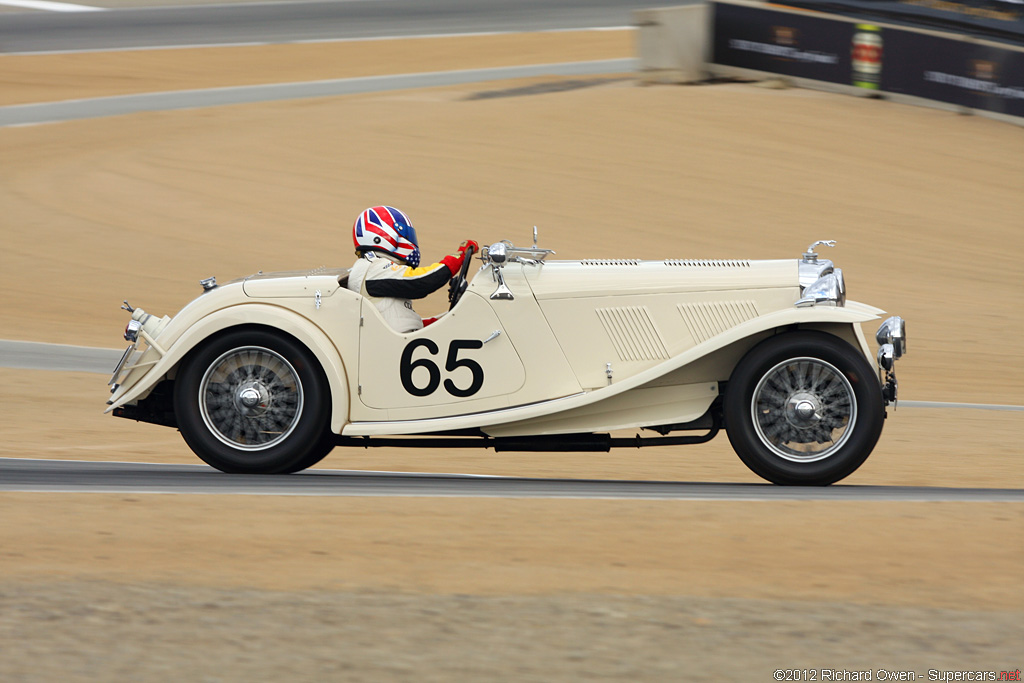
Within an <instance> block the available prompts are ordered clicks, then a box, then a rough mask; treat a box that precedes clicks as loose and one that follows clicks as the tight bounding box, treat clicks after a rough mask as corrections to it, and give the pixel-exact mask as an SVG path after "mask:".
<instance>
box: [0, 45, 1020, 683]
mask: <svg viewBox="0 0 1024 683" xmlns="http://www.w3.org/2000/svg"><path fill="white" fill-rule="evenodd" d="M549 38H550V37H536V36H519V37H518V38H517V37H508V36H502V37H489V38H474V39H459V40H458V41H451V42H445V41H432V42H429V43H428V42H424V41H420V40H417V41H407V42H406V44H402V45H394V44H393V45H390V46H386V45H383V44H373V49H374V50H377V51H376V52H373V53H364V52H357V53H351V52H349V53H345V52H344V50H346V49H351V46H346V45H345V44H333V45H331V46H288V47H290V48H294V51H290V50H284V49H283V47H282V48H273V47H266V48H233V49H231V50H227V49H225V50H220V51H217V52H216V54H213V53H211V52H209V51H184V50H175V51H158V52H154V53H119V54H109V55H90V56H89V58H88V59H81V60H80V59H79V56H76V57H75V59H74V60H72V61H68V60H63V61H62V60H60V59H56V58H57V57H60V56H57V55H53V56H43V57H35V58H27V57H16V58H15V57H10V56H0V79H2V82H3V84H4V87H3V88H2V89H0V92H2V93H3V95H2V97H3V98H4V99H3V103H5V104H10V103H24V102H33V101H52V100H62V99H72V98H77V97H91V96H100V95H107V94H119V93H126V92H140V91H149V90H164V89H177V88H198V87H213V86H219V85H232V84H247V83H256V82H271V81H283V80H314V79H321V78H338V77H345V76H353V75H371V74H379V73H380V74H382V73H400V72H405V71H432V70H440V69H447V68H478V67H483V66H495V65H503V64H507V63H520V62H523V61H537V62H540V61H573V60H576V59H602V58H616V57H621V56H626V55H627V54H628V45H629V37H628V36H626V35H622V34H614V33H612V34H590V33H585V34H578V35H574V36H560V37H559V40H558V41H553V42H549ZM516 40H520V41H522V42H521V43H517V42H516ZM465 41H470V42H465ZM488 41H494V42H488ZM413 43H414V44H413ZM367 45H370V44H367ZM300 48H301V50H300ZM317 50H323V52H318V51H317ZM329 51H331V52H329ZM333 51H338V52H333ZM368 54H372V55H373V57H372V58H370V57H367V56H366V55H368ZM524 54H528V55H530V56H529V57H523V55H524ZM323 56H330V57H331V58H330V59H322V58H319V57H323ZM256 64H258V65H260V68H258V69H257V68H255V67H254V65H256ZM410 65H411V66H410ZM556 85H557V84H555V83H554V82H553V81H551V80H545V79H541V80H531V81H518V82H502V83H488V84H479V85H476V86H463V87H457V88H440V89H431V90H419V91H407V92H400V93H386V94H375V95H360V96H351V97H340V98H330V99H320V100H308V101H296V102H281V103H266V104H260V105H246V106H237V107H224V108H218V109H203V110H194V111H179V112H168V113H151V114H142V115H134V116H126V117H117V118H111V119H98V120H91V121H83V122H73V123H64V124H57V125H45V126H35V127H21V128H5V129H0V158H2V159H3V163H2V164H0V206H2V207H3V212H2V216H0V235H2V236H3V241H4V249H3V250H2V252H0V291H2V292H3V295H4V296H3V303H2V305H0V337H2V338H7V339H26V340H35V341H50V342H58V343H78V344H87V345H93V346H104V347H110V346H116V345H118V344H119V338H120V337H119V335H120V330H121V329H122V328H123V326H124V322H125V318H124V313H123V311H119V310H118V306H119V304H120V301H121V299H122V298H128V299H129V300H130V301H131V302H132V303H133V304H136V305H140V306H143V307H144V308H146V309H147V310H149V311H151V312H154V313H159V314H163V313H173V312H174V311H175V310H177V309H178V308H180V307H181V306H182V305H183V304H184V303H186V302H187V301H188V300H190V299H191V298H192V297H193V296H195V295H196V294H197V293H198V292H199V287H198V284H197V280H198V279H200V278H202V277H207V276H209V275H211V274H216V275H218V277H220V278H222V279H229V278H232V277H237V276H240V275H245V274H248V273H250V272H254V271H256V270H259V269H262V270H265V271H270V270H281V269H290V268H303V267H315V266H319V265H323V264H329V265H337V264H347V263H348V262H349V261H350V259H351V255H350V253H349V251H350V247H349V245H350V242H349V237H348V230H349V228H350V225H351V221H352V219H353V218H354V217H355V215H356V214H357V213H358V212H359V211H360V210H361V209H363V208H364V207H365V206H368V205H371V204H376V203H390V204H394V205H397V206H399V207H402V208H403V209H405V210H406V211H408V212H409V214H410V215H411V216H412V218H413V220H414V222H415V223H416V225H417V228H418V230H419V232H420V236H421V238H422V240H423V242H424V246H425V251H426V255H427V256H428V257H431V256H435V255H440V254H442V253H443V252H444V251H445V250H447V249H448V248H449V246H450V245H453V244H456V243H457V242H458V241H460V240H461V239H464V238H465V237H470V236H471V237H474V238H476V239H478V240H480V241H482V242H490V241H495V240H497V239H501V238H511V239H513V240H518V241H523V242H525V241H527V240H528V239H529V233H530V229H531V227H532V226H533V225H534V224H537V225H538V226H539V228H540V234H541V243H542V245H544V246H549V247H552V248H554V249H556V250H558V251H559V256H560V257H562V256H565V257H569V258H572V257H576V256H593V257H607V256H615V257H623V256H630V257H636V258H664V257H666V256H670V257H680V258H705V257H706V258H741V257H749V258H787V257H792V258H796V257H797V256H798V255H799V253H800V252H802V250H803V249H804V248H805V247H806V246H807V244H809V243H810V242H812V241H814V240H816V239H824V238H831V239H837V240H839V247H838V248H837V249H836V250H834V251H832V252H830V253H829V256H830V257H831V258H833V259H834V260H835V261H836V262H837V265H839V266H841V267H843V268H844V270H845V273H846V278H847V282H848V287H849V290H850V297H851V298H853V299H856V300H862V301H865V302H868V303H871V304H874V305H877V306H879V307H882V308H886V309H887V310H890V311H891V312H893V313H898V314H900V315H903V316H904V317H906V318H907V319H908V321H909V335H910V354H909V355H908V357H907V358H906V359H905V360H903V361H901V367H900V368H899V370H900V382H901V390H902V395H903V397H904V398H906V399H916V400H926V401H927V400H931V401H968V402H979V403H1004V404H1018V405H1019V404H1022V403H1024V371H1022V368H1024V320H1022V318H1021V316H1019V315H1018V314H1017V311H1018V310H1019V300H1020V297H1021V295H1024V277H1022V275H1024V269H1022V266H1021V265H1020V258H1021V255H1022V254H1024V230H1022V228H1024V192H1022V188H1024V154H1022V152H1024V130H1022V129H1021V128H1017V127H1013V126H1009V125H1007V124H1003V123H998V122H994V121H990V120H986V119H983V118H977V117H963V116H957V115H954V114H950V113H946V112H941V111H935V110H928V109H921V108H912V107H904V106H899V105H893V104H891V103H885V102H879V101H872V100H861V99H855V98H850V97H840V96H834V95H826V94H822V93H815V92H809V91H800V90H771V89H765V88H760V87H756V86H754V85H750V84H726V85H715V86H699V87H639V86H637V85H636V84H635V83H633V82H631V81H624V80H621V79H617V78H612V77H608V78H596V77H595V78H588V79H580V80H578V81H577V83H576V85H575V87H572V88H559V87H555V86H556ZM546 90H549V91H548V92H546ZM431 307H435V308H438V309H440V308H441V307H442V303H441V301H440V299H436V300H432V301H430V302H428V303H427V304H425V305H423V306H421V310H423V311H424V312H425V311H427V310H431ZM104 382H105V378H101V377H99V376H97V375H86V374H78V373H51V372H44V371H24V370H7V369H0V404H2V406H3V411H0V433H2V434H3V440H2V443H0V456H3V457H51V458H77V459H87V460H93V459H103V460H111V459H113V460H148V461H152V462H195V459H194V456H192V455H191V454H190V453H189V452H188V451H187V449H186V448H185V446H184V444H183V443H182V442H181V440H180V438H179V437H178V435H177V434H176V433H174V432H172V431H170V430H165V429H161V428H159V427H154V426H150V425H139V424H135V423H129V422H127V421H120V420H115V419H113V418H110V417H108V416H103V415H102V414H101V411H102V407H103V400H104V398H105V388H104V386H103V384H104ZM1022 428H1024V416H1022V414H1021V413H1003V412H993V411H978V410H934V409H930V410H929V409H906V408H900V409H898V410H897V411H896V412H895V414H892V413H891V414H890V419H889V420H888V422H887V425H886V429H885V432H884V434H883V436H882V440H881V442H880V443H879V446H878V448H877V449H876V451H875V453H874V454H873V455H872V457H871V458H870V459H869V460H868V462H867V463H866V464H865V465H864V467H862V468H861V470H859V471H858V472H857V473H855V474H854V475H853V476H852V477H850V479H849V480H847V483H850V484H886V485H888V484H893V485H929V486H980V487H1010V488H1020V487H1021V482H1022V481H1024V447H1022V446H1021V443H1020V435H1021V434H1022V433H1024V429H1022ZM323 466H325V467H333V468H344V469H348V468H352V469H379V470H399V471H410V470H412V471H458V472H477V473H484V474H508V475H523V476H572V477H601V478H623V479H665V480H676V481H737V482H742V481H755V478H754V477H753V475H751V474H749V472H747V471H746V469H745V468H744V467H743V466H742V464H741V463H739V461H738V459H737V458H736V457H735V455H733V454H732V453H731V451H730V449H729V447H728V442H727V441H726V440H725V439H724V437H723V438H719V439H716V440H715V441H713V442H711V443H709V444H706V445H703V446H699V447H690V448H686V449H682V448H680V449H664V450H657V451H656V452H653V453H648V452H647V451H643V452H639V453H628V454H621V453H615V454H611V455H599V456H594V455H586V456H582V455H580V456H577V455H558V456H541V455H519V454H511V455H506V454H502V455H500V456H499V455H495V454H492V453H484V452H481V453H458V454H447V453H443V452H417V453H415V454H405V453H400V452H399V453H380V452H372V451H363V452H359V453H352V452H341V451H336V452H335V453H333V454H332V455H331V456H329V457H328V458H327V459H326V460H325V461H324V463H323ZM1022 515H1024V510H1022V507H1021V506H1020V505H1017V504H1013V505H1009V504H1003V505H1000V504H994V503H993V504H986V503H971V504H952V503H942V504H931V503H928V504H926V503H877V502H875V503H826V502H799V503H797V502H793V503H764V502H762V503H720V502H703V503H694V502H672V501H658V502H637V501H536V500H461V499H460V500H455V499H452V500H433V499H417V498H405V499H378V498H353V499H320V498H317V499H312V498H296V497H245V496H208V497H205V496H141V495H137V496H123V495H122V496H115V495H101V494H96V495H63V494H0V520H3V524H2V527H0V528H2V534H3V535H2V543H0V644H2V645H0V648H2V650H3V652H2V656H0V679H2V680H40V681H44V680H45V681H58V680H59V681H66V680H83V681H85V680H89V681H92V680H124V679H126V678H131V679H133V680H172V679H173V680H179V679H185V680H211V681H213V680H280V679H281V678H282V677H285V676H287V677H289V678H292V679H295V680H324V679H325V678H326V679H329V680H334V679H337V680H409V681H412V680H511V679H515V680H578V679H580V678H594V679H601V678H607V679H613V680H626V679H629V680H672V679H683V680H755V681H757V680H771V679H772V671H773V670H774V669H776V668H800V669H804V668H815V667H817V668H822V667H826V668H837V669H842V668H850V669H859V670H863V669H871V670H875V671H877V670H878V669H879V668H889V669H896V668H906V669H910V670H916V672H917V673H918V675H919V676H922V677H924V676H925V675H926V674H927V670H928V669H929V668H935V669H949V670H961V669H963V670H966V669H976V670H986V671H1000V670H1004V669H1008V670H1013V669H1015V668H1017V667H1019V666H1020V665H1021V658H1020V647H1019V644H1020V642H1021V641H1022V639H1024V627H1022V626H1021V624H1022V617H1024V588H1022V585H1024V584H1022V583H1021V581H1020V576H1021V571H1020V568H1021V566H1022V564H1024V516H1022ZM819 678H820V677H819Z"/></svg>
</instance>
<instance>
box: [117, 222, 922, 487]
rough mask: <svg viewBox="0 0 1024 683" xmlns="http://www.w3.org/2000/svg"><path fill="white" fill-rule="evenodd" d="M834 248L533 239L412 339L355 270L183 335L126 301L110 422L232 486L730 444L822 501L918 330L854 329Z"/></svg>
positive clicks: (182, 323) (858, 447)
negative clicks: (375, 457)
mask: <svg viewBox="0 0 1024 683" xmlns="http://www.w3.org/2000/svg"><path fill="white" fill-rule="evenodd" d="M822 244H826V245H828V246H833V245H834V244H835V243H834V242H821V241H819V242H815V243H814V244H812V245H811V246H810V247H809V248H808V249H807V251H806V253H804V254H803V256H802V258H799V259H788V260H757V261H752V260H750V261H748V260H735V261H733V260H687V259H666V260H663V261H642V260H630V259H600V260H592V259H591V260H588V259H583V260H576V261H555V260H548V259H547V257H548V256H549V255H550V254H552V253H553V252H551V251H550V250H546V249H540V248H538V247H537V245H536V231H535V232H534V243H533V246H532V247H525V248H523V247H516V246H514V245H513V244H512V243H511V242H508V241H502V242H498V243H496V244H492V245H490V246H489V247H484V248H483V249H482V250H481V253H480V254H479V259H472V262H473V263H480V264H481V265H480V267H479V270H478V271H477V272H476V274H475V276H474V277H473V278H472V281H471V282H468V284H467V275H468V270H469V269H470V263H471V259H470V258H466V260H465V262H464V264H463V268H462V271H461V272H460V273H459V274H458V275H457V276H456V277H454V278H453V279H452V282H451V285H450V289H449V301H450V302H451V308H450V311H449V312H448V313H447V314H446V315H444V316H443V317H442V318H441V319H440V320H438V321H437V322H436V323H434V324H432V325H430V326H428V327H425V328H424V329H422V330H418V331H416V332H412V333H407V334H400V333H398V332H395V331H393V330H392V329H391V328H390V327H389V326H388V324H387V323H386V322H385V321H384V320H383V318H382V317H381V315H380V313H379V312H378V310H377V308H376V307H375V306H374V305H373V303H372V301H370V300H369V299H368V298H366V297H363V296H361V295H360V294H358V293H355V292H352V291H350V290H349V289H347V288H346V286H345V285H346V280H347V277H348V269H344V268H342V269H319V270H313V271H309V272H285V273H263V272H259V273H257V274H255V275H250V276H249V277H245V278H242V279H239V280H234V281H232V282H228V283H226V284H221V285H218V284H217V283H216V280H215V279H214V278H210V279H208V280H203V281H201V284H202V286H203V290H204V291H203V293H202V294H201V295H200V296H199V297H197V298H196V299H195V300H193V301H192V302H191V303H189V304H188V305H187V306H185V308H183V309H182V310H181V311H180V312H179V313H178V314H177V315H176V316H174V317H173V318H170V317H166V316H165V317H163V318H157V317H155V316H153V315H150V314H148V313H146V312H145V311H143V310H142V309H139V308H135V309H133V308H132V307H131V306H129V305H128V304H127V302H125V306H124V308H125V309H126V310H128V311H130V312H131V321H130V322H129V324H128V327H127V329H126V331H125V338H126V339H127V340H128V341H129V342H131V345H130V346H129V347H128V349H127V350H126V351H125V354H124V356H123V358H122V359H121V362H120V363H119V364H118V366H117V368H116V369H115V371H114V376H113V378H112V379H111V382H110V384H111V386H112V389H111V392H112V397H111V398H110V400H109V401H108V406H109V407H108V409H107V412H112V413H113V414H114V415H116V416H119V417H125V418H130V419H134V420H139V421H144V422H152V423H156V424H160V425H166V426H170V427H176V428H177V429H179V430H180V431H181V434H182V436H183V437H184V438H185V441H186V443H187V444H188V445H189V447H191V448H192V450H193V451H195V453H196V454H197V455H198V456H199V457H200V458H202V459H203V460H204V461H206V462H207V463H209V464H210V465H212V466H213V467H216V468H217V469H220V470H222V471H224V472H242V473H288V472H296V471H299V470H302V469H305V468H307V467H310V466H312V465H314V464H315V463H317V462H319V461H320V460H321V459H322V458H324V456H326V455H327V453H328V452H330V451H331V450H332V449H333V448H334V447H336V446H350V447H351V446H356V447H372V446H386V447H392V448H394V447H418V446H430V447H442V448H459V447H471V448H481V447H489V448H494V449H495V450H498V451H503V450H504V451H607V450H609V449H610V448H613V447H642V446H658V445H679V444H693V443H702V442H705V441H708V440H709V439H711V438H712V437H714V436H715V435H716V434H717V433H718V431H719V430H720V428H721V427H723V426H724V427H725V430H726V433H727V435H728V437H729V440H730V442H731V443H732V446H733V448H734V450H735V451H736V453H737V454H738V455H739V457H740V458H741V459H742V460H743V462H744V463H746V465H747V466H748V467H749V468H750V469H751V470H753V471H754V472H755V473H757V474H758V475H760V476H761V477H763V478H765V479H767V480H769V481H772V482H775V483H777V484H803V485H826V484H831V483H833V482H836V481H838V480H840V479H842V478H843V477H846V476H847V475H849V474H850V473H852V472H853V471H854V470H856V469H857V468H858V467H859V466H860V464H861V463H863V462H864V460H865V458H867V457H868V455H869V454H870V453H871V451H872V449H873V448H874V446H875V443H876V442H877V440H878V437H879V435H880V433H881V430H882V424H883V421H884V418H885V411H886V406H887V405H888V404H890V403H892V404H894V403H895V401H896V390H897V385H896V377H895V374H894V364H895V361H896V359H898V358H900V356H902V355H903V353H904V352H905V351H906V329H905V324H904V322H903V320H902V319H901V318H899V317H891V318H889V319H887V320H885V321H884V322H883V323H882V324H881V327H879V328H878V332H877V334H876V335H875V339H876V341H877V342H878V344H879V347H878V349H877V350H876V351H873V350H872V349H871V348H869V346H868V342H867V340H866V339H865V337H864V334H863V332H862V331H861V323H864V322H867V321H870V320H875V319H878V318H879V314H880V313H882V311H881V310H880V309H877V308H874V307H871V306H867V305H864V304H859V303H854V302H852V301H847V300H846V291H845V284H844V280H843V274H842V271H841V270H840V269H839V268H835V267H833V264H832V262H831V261H829V260H827V259H822V258H819V256H818V254H817V253H816V249H817V248H818V247H819V246H820V245H822ZM140 341H142V342H145V350H144V351H142V352H141V353H139V352H138V351H137V350H136V346H137V344H138V343H139V342H140ZM615 430H634V431H635V434H636V435H635V436H629V437H623V436H613V435H611V434H610V432H612V431H615ZM641 430H646V431H649V432H651V435H649V436H643V435H641V433H640V431H641ZM677 432H697V433H691V434H677Z"/></svg>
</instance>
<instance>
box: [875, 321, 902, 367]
mask: <svg viewBox="0 0 1024 683" xmlns="http://www.w3.org/2000/svg"><path fill="white" fill-rule="evenodd" d="M875 341H877V342H878V343H879V344H882V345H885V344H891V345H892V349H893V354H895V357H896V358H900V357H902V356H903V354H905V353H906V352H907V324H906V323H905V322H904V321H903V318H901V317H900V316H898V315H894V316H892V317H891V318H886V319H885V322H883V323H882V324H881V325H880V326H879V327H878V332H876V333H875Z"/></svg>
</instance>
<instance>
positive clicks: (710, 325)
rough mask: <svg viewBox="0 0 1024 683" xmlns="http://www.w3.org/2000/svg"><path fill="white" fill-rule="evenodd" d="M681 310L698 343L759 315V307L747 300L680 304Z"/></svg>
mask: <svg viewBox="0 0 1024 683" xmlns="http://www.w3.org/2000/svg"><path fill="white" fill-rule="evenodd" d="M679 312H680V313H681V314H682V315H683V320H684V321H685V322H686V327H687V328H688V329H689V330H690V335H692V336H693V340H694V341H695V342H697V343H698V344H700V343H702V342H706V341H707V340H708V339H711V338H712V337H714V336H717V335H719V334H721V333H722V332H725V331H726V330H728V329H729V328H731V327H736V326H737V325H740V324H742V323H745V322H746V321H748V320H753V319H754V318H756V317H757V307H756V306H755V305H754V302H753V301H747V300H738V301H715V302H707V303H693V304H679Z"/></svg>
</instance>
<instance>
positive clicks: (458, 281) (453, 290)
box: [448, 244, 476, 311]
mask: <svg viewBox="0 0 1024 683" xmlns="http://www.w3.org/2000/svg"><path fill="white" fill-rule="evenodd" d="M474 251H476V250H475V249H474V248H473V245H472V244H471V245H469V246H468V247H466V255H465V257H464V258H463V259H462V268H460V269H459V274H458V275H456V276H455V277H453V278H452V279H451V282H449V283H448V303H449V306H448V310H449V311H450V310H452V309H453V308H455V304H457V303H459V299H461V298H462V295H463V294H464V293H465V292H466V287H468V286H469V282H467V281H466V274H467V273H468V272H469V262H470V261H471V260H472V259H473V252H474Z"/></svg>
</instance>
